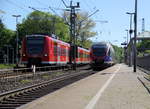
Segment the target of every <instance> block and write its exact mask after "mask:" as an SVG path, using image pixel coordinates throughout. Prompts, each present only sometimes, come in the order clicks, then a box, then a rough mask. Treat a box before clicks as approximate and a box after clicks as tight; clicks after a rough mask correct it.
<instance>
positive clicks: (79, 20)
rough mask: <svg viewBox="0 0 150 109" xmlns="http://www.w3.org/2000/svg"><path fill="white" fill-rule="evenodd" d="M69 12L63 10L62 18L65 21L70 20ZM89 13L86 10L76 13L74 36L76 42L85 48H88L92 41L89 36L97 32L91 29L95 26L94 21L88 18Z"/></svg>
mask: <svg viewBox="0 0 150 109" xmlns="http://www.w3.org/2000/svg"><path fill="white" fill-rule="evenodd" d="M69 16H70V13H69V12H64V13H63V18H64V20H65V21H66V22H68V23H69V22H70V17H69ZM88 16H89V14H88V13H87V12H81V13H77V14H76V37H77V44H78V45H82V46H83V47H85V48H87V47H88V48H89V47H90V46H91V44H92V41H90V40H89V38H91V37H93V36H95V35H96V34H97V33H96V32H94V31H93V30H92V29H93V28H94V27H95V22H94V21H93V20H92V19H90V18H88Z"/></svg>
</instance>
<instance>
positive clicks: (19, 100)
mask: <svg viewBox="0 0 150 109" xmlns="http://www.w3.org/2000/svg"><path fill="white" fill-rule="evenodd" d="M5 101H7V102H18V103H19V102H30V101H31V100H22V99H7V100H5Z"/></svg>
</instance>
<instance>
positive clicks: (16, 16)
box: [12, 15, 21, 67]
mask: <svg viewBox="0 0 150 109" xmlns="http://www.w3.org/2000/svg"><path fill="white" fill-rule="evenodd" d="M12 16H13V17H15V18H16V36H17V37H16V66H17V67H18V62H19V59H18V54H19V53H18V49H19V47H18V28H17V25H18V17H21V15H12Z"/></svg>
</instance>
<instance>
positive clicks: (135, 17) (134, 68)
mask: <svg viewBox="0 0 150 109" xmlns="http://www.w3.org/2000/svg"><path fill="white" fill-rule="evenodd" d="M136 38H137V0H135V14H134V66H133V71H134V72H136V53H137V51H136Z"/></svg>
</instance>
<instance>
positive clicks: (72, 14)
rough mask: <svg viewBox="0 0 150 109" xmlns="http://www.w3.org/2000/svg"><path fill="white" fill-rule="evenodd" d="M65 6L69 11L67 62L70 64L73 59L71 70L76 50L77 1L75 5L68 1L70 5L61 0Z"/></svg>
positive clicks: (74, 67) (74, 68)
mask: <svg viewBox="0 0 150 109" xmlns="http://www.w3.org/2000/svg"><path fill="white" fill-rule="evenodd" d="M62 2H63V3H64V5H65V6H66V8H69V9H67V10H69V11H70V48H71V49H70V53H69V54H70V56H69V57H70V58H69V59H70V60H69V63H70V64H72V61H73V64H72V65H73V70H76V55H77V54H76V51H77V46H76V13H75V11H76V8H80V4H79V2H77V4H76V5H73V4H72V1H70V6H67V5H66V4H65V2H64V1H63V0H62Z"/></svg>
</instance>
